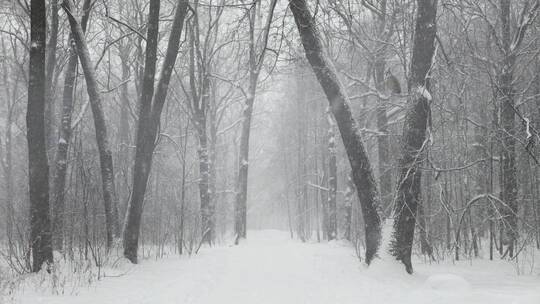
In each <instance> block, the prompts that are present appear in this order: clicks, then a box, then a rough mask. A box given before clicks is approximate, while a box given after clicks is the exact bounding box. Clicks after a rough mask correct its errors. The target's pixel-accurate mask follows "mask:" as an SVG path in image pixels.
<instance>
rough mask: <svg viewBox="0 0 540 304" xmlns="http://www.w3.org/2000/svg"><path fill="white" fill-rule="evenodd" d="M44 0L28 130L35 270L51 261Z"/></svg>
mask: <svg viewBox="0 0 540 304" xmlns="http://www.w3.org/2000/svg"><path fill="white" fill-rule="evenodd" d="M46 24H47V17H46V10H45V0H32V1H31V2H30V63H29V69H28V73H29V77H28V80H29V81H28V108H27V110H26V130H27V131H26V132H27V135H26V137H27V141H28V184H29V192H30V248H31V249H32V271H34V272H38V271H39V270H41V267H42V265H43V264H44V263H52V262H53V255H52V240H51V227H50V225H51V222H50V218H49V165H48V163H47V151H46V148H45V147H46V142H45V116H44V115H45V80H46V78H45V44H46V27H47V26H46Z"/></svg>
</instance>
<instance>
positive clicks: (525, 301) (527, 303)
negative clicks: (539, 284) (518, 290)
mask: <svg viewBox="0 0 540 304" xmlns="http://www.w3.org/2000/svg"><path fill="white" fill-rule="evenodd" d="M538 303H540V294H536V295H528V296H523V297H520V298H518V299H517V300H515V301H514V302H512V304H538Z"/></svg>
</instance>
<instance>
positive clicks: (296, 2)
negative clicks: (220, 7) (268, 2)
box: [289, 0, 381, 264]
mask: <svg viewBox="0 0 540 304" xmlns="http://www.w3.org/2000/svg"><path fill="white" fill-rule="evenodd" d="M289 3H290V8H291V10H292V12H293V15H294V20H295V22H296V26H297V27H298V31H299V32H300V37H301V39H302V44H303V45H304V50H305V53H306V57H307V59H308V61H309V63H310V64H311V67H312V68H313V71H314V72H315V75H316V76H317V79H318V80H319V83H320V84H321V87H322V88H323V90H324V93H325V94H326V97H327V99H328V102H329V103H330V109H331V111H332V114H333V115H334V118H335V120H336V122H337V125H338V128H339V131H340V134H341V138H342V140H343V144H344V145H345V150H346V152H347V156H348V158H349V162H350V164H351V169H352V176H353V181H354V184H355V186H356V189H357V191H358V198H359V201H360V204H361V208H362V214H363V216H364V223H365V226H366V229H365V233H366V263H367V264H369V263H370V262H371V261H372V260H373V258H374V257H375V255H376V254H377V251H378V249H379V246H380V241H381V216H380V200H379V194H378V191H377V184H376V183H375V179H374V178H373V170H372V168H371V164H370V162H369V159H368V155H367V152H366V149H365V147H364V143H363V142H362V138H361V137H360V134H359V132H358V127H357V124H356V121H355V120H354V118H353V115H352V112H351V108H350V105H349V99H348V97H347V93H346V92H345V88H344V87H343V85H342V84H341V83H340V81H339V78H338V76H337V73H336V70H335V67H334V65H333V64H332V62H331V61H330V60H329V59H328V58H327V56H326V55H325V54H324V50H323V46H322V43H321V39H320V34H319V32H318V30H317V27H316V24H315V21H314V20H313V17H312V16H311V13H310V11H309V8H308V7H307V4H306V1H305V0H289Z"/></svg>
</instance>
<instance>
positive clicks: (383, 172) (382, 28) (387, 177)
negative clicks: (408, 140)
mask: <svg viewBox="0 0 540 304" xmlns="http://www.w3.org/2000/svg"><path fill="white" fill-rule="evenodd" d="M379 8H380V11H381V14H380V15H379V16H378V18H377V22H378V24H377V38H378V41H379V42H378V43H377V44H376V48H377V53H376V54H375V60H374V64H373V68H374V71H375V73H374V74H375V75H374V76H375V77H374V78H375V86H376V88H377V91H379V92H384V91H385V85H384V83H385V81H384V80H385V79H384V73H385V68H386V56H387V55H386V49H387V47H388V46H387V42H386V41H385V40H386V38H385V37H384V36H385V35H387V34H388V33H387V31H386V27H387V24H386V23H387V22H386V18H387V14H388V13H387V1H386V0H382V1H380V4H379ZM390 93H395V92H390ZM386 109H387V106H386V101H385V100H383V99H382V98H380V97H378V98H377V109H376V113H377V131H379V134H378V135H377V153H378V159H379V166H378V167H379V186H380V189H381V201H382V206H383V210H385V211H386V210H387V208H388V207H389V206H390V203H391V201H392V170H391V166H390V143H389V141H388V116H387V114H386Z"/></svg>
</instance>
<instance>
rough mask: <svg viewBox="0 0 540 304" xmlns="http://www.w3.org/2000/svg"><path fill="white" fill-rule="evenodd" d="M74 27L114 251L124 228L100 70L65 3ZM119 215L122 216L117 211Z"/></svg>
mask: <svg viewBox="0 0 540 304" xmlns="http://www.w3.org/2000/svg"><path fill="white" fill-rule="evenodd" d="M62 7H63V8H64V11H65V12H66V14H67V16H68V20H69V24H70V26H71V33H72V36H73V39H74V41H75V45H76V47H77V55H78V56H79V61H80V63H81V66H82V69H83V72H84V78H85V79H86V90H87V92H88V98H89V101H90V108H91V109H92V115H93V116H94V128H95V132H96V142H97V148H98V152H99V163H100V167H101V183H102V192H103V204H104V207H105V225H106V235H107V248H111V247H112V244H113V237H119V234H120V228H119V227H120V225H119V221H118V218H115V217H114V215H115V212H114V210H113V209H114V208H117V206H118V204H117V202H116V193H115V185H114V170H113V159H112V152H111V148H110V143H109V136H108V133H107V126H106V122H105V113H104V111H103V101H102V98H101V94H100V92H99V85H98V82H97V78H96V71H95V69H94V66H93V64H92V62H91V59H90V54H89V52H88V47H87V45H86V41H85V38H84V32H83V29H82V27H81V25H80V24H79V22H78V21H77V20H76V19H75V17H74V16H73V15H72V13H71V7H72V5H71V4H70V2H69V0H65V1H64V2H63V3H62ZM116 214H118V213H117V212H116Z"/></svg>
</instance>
